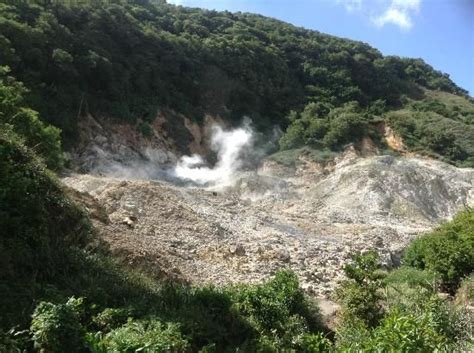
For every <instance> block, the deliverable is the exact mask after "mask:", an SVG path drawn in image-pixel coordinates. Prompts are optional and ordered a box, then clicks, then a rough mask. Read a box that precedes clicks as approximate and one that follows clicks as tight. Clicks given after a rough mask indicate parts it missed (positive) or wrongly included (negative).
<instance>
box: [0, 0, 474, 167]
mask: <svg viewBox="0 0 474 353" xmlns="http://www.w3.org/2000/svg"><path fill="white" fill-rule="evenodd" d="M0 58H1V59H0V60H1V64H2V65H7V66H9V67H11V69H12V74H13V75H14V76H15V77H17V79H19V80H21V81H23V82H24V83H25V85H26V86H27V87H28V88H29V89H30V91H31V92H30V94H29V95H28V102H29V103H30V104H31V105H32V107H33V108H34V109H36V110H38V111H39V112H40V115H41V117H42V119H44V120H45V121H47V122H48V123H51V124H53V125H54V126H56V127H59V128H61V129H62V131H63V137H64V144H65V145H66V146H70V145H71V144H72V143H73V141H74V137H75V136H76V134H77V129H76V124H77V121H78V120H79V119H81V116H82V115H84V114H86V113H87V112H90V113H92V114H93V115H94V116H96V117H99V118H100V117H102V116H106V117H109V118H114V119H122V120H126V121H129V122H132V123H133V122H135V121H136V119H138V118H140V119H142V120H145V121H152V120H153V119H154V118H155V117H156V114H157V111H158V110H163V109H168V108H171V109H173V110H175V111H178V112H181V113H184V114H185V115H186V116H188V117H190V118H191V119H194V120H196V121H199V120H200V119H201V118H202V116H203V114H204V113H211V114H219V115H221V116H222V117H223V118H224V119H227V120H230V121H234V122H238V121H240V119H241V118H242V117H243V116H244V115H247V116H249V117H250V118H252V119H253V121H254V124H255V125H256V126H257V128H259V129H261V130H265V129H266V128H269V127H273V126H274V125H279V126H280V127H281V128H283V129H286V128H287V126H288V125H289V124H291V125H295V124H296V125H298V126H296V127H293V129H294V130H296V132H297V133H298V135H302V134H303V135H304V138H303V139H302V140H300V141H289V143H285V141H283V146H282V147H283V148H290V147H292V146H293V145H302V144H303V145H304V144H307V145H308V144H309V145H311V144H314V143H315V142H316V144H315V145H316V146H317V147H318V148H320V147H321V146H323V147H327V148H330V149H337V147H339V146H340V145H341V144H344V143H346V142H351V141H353V140H355V139H357V138H358V137H360V135H361V134H366V133H367V131H365V130H367V126H368V125H367V124H370V123H371V122H372V121H373V120H374V119H375V118H374V115H380V114H382V113H384V112H385V111H387V110H393V109H399V108H401V107H405V106H406V105H407V104H408V102H410V101H411V100H413V99H415V100H420V99H426V98H427V97H428V98H430V99H433V100H435V101H438V100H440V99H441V101H442V100H443V99H444V98H445V96H441V95H440V94H439V92H443V93H451V94H453V96H452V97H455V98H453V99H452V100H453V102H454V101H456V100H457V101H458V102H462V103H456V104H455V105H456V106H459V107H460V108H461V106H467V110H466V109H464V108H462V109H460V110H458V111H457V113H456V114H455V113H453V112H451V110H450V109H451V108H448V110H450V112H449V113H448V114H444V115H443V114H441V116H442V117H443V118H446V119H448V120H445V119H441V117H440V114H439V112H437V111H435V112H436V113H437V114H438V115H436V117H433V116H431V115H430V114H428V115H430V117H428V118H426V117H423V118H422V119H421V120H422V122H421V123H420V122H419V120H420V119H419V114H418V115H417V114H412V112H411V111H410V119H411V120H416V121H417V122H415V123H414V124H415V125H420V124H421V125H425V124H429V125H436V124H437V122H438V120H439V119H441V120H442V121H443V124H444V125H446V124H448V125H449V124H451V123H452V121H455V123H454V125H456V126H453V128H450V129H449V130H450V131H449V134H448V136H447V137H446V136H442V137H439V138H441V139H443V138H447V139H449V140H452V141H454V142H453V143H454V144H455V146H447V147H446V148H442V149H441V150H436V148H435V150H433V148H430V143H431V140H433V137H432V136H430V134H431V135H433V134H435V135H436V134H437V133H434V132H433V131H432V129H426V127H422V128H420V127H416V128H414V129H415V130H416V133H415V134H414V135H413V131H411V130H410V131H408V130H407V128H404V127H402V126H401V125H403V124H404V122H402V123H400V124H397V123H396V125H397V126H398V127H399V131H400V132H402V133H403V134H405V135H406V136H407V137H408V139H409V140H410V139H412V135H413V138H414V139H416V140H417V143H415V142H413V143H412V142H409V143H408V145H409V146H413V147H417V148H418V147H419V146H418V145H421V148H419V149H425V150H428V151H431V150H433V151H432V152H434V153H437V154H440V155H443V156H445V157H446V159H447V160H449V161H453V162H458V163H464V164H466V163H465V162H463V161H465V160H466V159H467V158H468V155H470V154H472V145H470V146H467V145H466V143H467V142H466V141H464V140H465V136H464V135H465V134H466V132H469V133H470V132H472V129H471V127H472V121H473V119H472V109H473V108H472V107H473V104H472V101H470V99H469V98H467V97H466V91H465V90H463V89H462V88H460V87H458V86H456V84H454V83H453V82H452V81H451V80H450V79H449V76H448V75H446V74H443V73H441V72H439V71H436V70H434V69H433V68H432V67H431V66H429V65H428V64H426V63H425V62H423V61H422V60H420V59H407V58H399V57H395V56H387V57H384V56H383V55H382V54H381V53H380V52H379V51H378V50H376V49H374V48H372V47H370V46H369V45H367V44H364V43H361V42H356V41H352V40H348V39H341V38H337V37H333V36H329V35H325V34H322V33H319V32H317V31H312V30H306V29H303V28H298V27H295V26H292V25H290V24H287V23H284V22H281V21H278V20H275V19H271V18H266V17H263V16H259V15H253V14H247V13H236V14H233V13H229V12H216V11H207V10H201V9H189V8H184V7H176V6H173V5H167V4H165V3H164V2H163V1H147V0H136V1H120V0H117V1H91V2H86V3H82V2H81V3H80V5H78V3H77V2H45V1H31V2H6V3H3V4H0ZM434 91H436V92H434ZM430 92H433V93H430ZM350 102H357V104H355V103H351V104H350V105H349V106H347V105H345V104H347V103H350ZM311 103H319V104H323V105H324V109H323V110H322V111H320V112H318V113H317V114H316V113H314V112H312V113H311V114H312V115H311V114H309V115H311V116H309V117H306V118H305V119H306V120H311V121H312V120H315V119H319V121H316V122H314V121H313V122H311V121H306V122H304V121H300V122H297V123H295V122H294V120H298V118H297V114H298V113H299V112H302V111H303V110H304V108H305V106H307V104H311ZM341 107H342V108H341ZM339 108H341V109H342V110H341V109H339ZM432 108H433V107H431V106H430V105H429V104H428V105H425V107H424V109H425V110H423V111H424V112H426V111H427V110H426V109H428V112H431V111H432V110H431V109H432ZM333 109H339V110H336V111H335V112H333V113H332V114H329V112H330V111H332V110H333ZM433 109H434V108H433ZM347 110H348V111H349V113H350V114H352V115H351V116H347V117H346V118H344V117H341V114H342V115H344V114H345V113H344V114H343V112H345V111H347ZM290 111H295V112H296V113H293V114H290ZM397 114H398V113H397ZM306 115H308V114H306ZM289 117H290V118H292V119H289ZM328 117H329V118H328ZM353 118H356V119H355V120H357V121H356V122H354V121H352V120H353ZM305 119H301V120H305ZM325 119H326V120H328V121H326V122H324V121H323V120H325ZM329 120H330V121H329ZM333 120H335V121H333ZM349 120H350V121H349ZM405 120H406V119H405ZM441 120H440V121H441ZM331 121H333V122H331ZM405 125H406V124H405ZM467 125H469V126H470V128H469V129H465V128H464V127H465V126H467ZM301 130H304V132H303V133H302V134H301ZM353 130H356V131H355V132H354V133H353ZM463 131H464V132H463ZM461 132H463V133H464V135H463V134H462V133H461ZM292 133H293V134H294V133H295V131H293V132H292V131H290V135H291V134H292ZM326 133H329V136H326ZM425 137H426V138H425ZM453 137H454V138H453ZM436 138H438V136H437V137H436ZM286 140H291V136H290V137H289V138H286ZM320 140H321V141H320ZM425 140H426V141H425ZM458 140H459V141H458ZM287 142H288V141H287ZM321 143H322V144H321ZM454 150H455V151H454ZM453 151H454V152H453ZM468 164H469V163H468Z"/></svg>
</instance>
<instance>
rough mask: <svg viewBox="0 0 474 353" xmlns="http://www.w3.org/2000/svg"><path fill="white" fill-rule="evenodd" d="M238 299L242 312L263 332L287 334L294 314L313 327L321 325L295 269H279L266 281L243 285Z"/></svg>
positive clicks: (315, 308)
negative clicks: (247, 285) (258, 283)
mask: <svg viewBox="0 0 474 353" xmlns="http://www.w3.org/2000/svg"><path fill="white" fill-rule="evenodd" d="M237 302H238V307H239V309H240V312H241V313H242V314H243V315H244V316H246V317H248V318H249V320H250V322H251V323H252V324H253V325H254V327H255V328H256V329H257V331H259V332H262V333H271V332H276V333H277V335H284V334H285V333H286V330H287V329H288V325H289V324H290V323H291V320H290V318H291V317H293V316H295V317H301V319H302V320H303V322H304V325H306V326H308V327H310V328H311V329H317V328H320V327H321V326H320V321H319V312H318V309H317V307H315V306H312V305H311V304H310V302H309V301H308V299H307V298H306V295H305V294H304V292H303V290H302V289H301V288H300V287H299V282H298V278H297V277H296V275H295V274H294V273H293V272H289V271H280V272H278V273H277V274H276V275H275V277H274V278H273V279H272V280H270V281H269V282H267V283H265V284H263V285H260V286H249V287H244V288H243V289H242V290H240V291H239V293H238V297H237ZM295 320H296V319H295Z"/></svg>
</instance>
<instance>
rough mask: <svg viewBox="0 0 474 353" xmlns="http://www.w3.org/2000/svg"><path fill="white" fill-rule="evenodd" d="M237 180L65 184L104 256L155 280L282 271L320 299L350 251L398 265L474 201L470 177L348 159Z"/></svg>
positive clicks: (223, 278) (257, 276)
mask: <svg viewBox="0 0 474 353" xmlns="http://www.w3.org/2000/svg"><path fill="white" fill-rule="evenodd" d="M235 179H236V181H235V184H234V185H233V186H232V187H227V188H224V189H219V190H217V189H215V190H213V189H204V188H196V187H180V186H176V185H173V184H171V183H169V182H164V181H144V180H121V179H115V178H109V177H100V176H93V175H86V174H83V175H79V174H77V175H70V176H67V177H65V178H63V182H64V184H66V185H67V186H69V187H71V188H73V189H75V190H77V191H78V192H79V193H77V192H76V194H77V195H80V196H79V197H78V198H79V199H80V200H83V202H84V205H85V207H86V208H87V209H88V210H89V212H90V214H91V217H92V219H93V223H94V225H95V227H96V229H97V232H98V234H99V236H100V237H101V239H103V240H104V241H105V242H106V243H107V244H108V245H109V246H110V248H111V251H112V252H113V253H114V254H116V255H117V256H119V257H120V258H122V259H124V261H126V262H127V263H129V264H131V265H132V266H135V267H137V268H141V269H143V270H146V271H147V272H148V273H151V274H152V275H154V276H156V277H160V278H161V277H171V278H175V279H178V280H182V281H184V282H189V283H197V284H203V283H213V284H217V285H221V284H227V283H238V282H246V283H257V282H261V281H263V280H265V279H267V278H268V277H270V276H272V274H274V273H275V271H277V270H278V269H282V268H291V269H292V270H294V271H295V272H296V273H297V274H298V276H299V278H300V281H301V285H302V287H303V288H304V289H305V290H306V291H307V292H308V293H309V294H311V295H315V296H319V297H324V296H328V295H329V294H330V293H331V292H332V290H333V289H334V287H335V286H336V285H337V283H338V282H339V281H341V279H343V271H342V267H343V265H344V264H345V263H347V262H348V261H349V260H350V256H351V254H353V253H355V252H358V251H366V250H369V249H375V250H377V251H378V252H379V253H380V254H381V256H382V259H383V261H384V262H385V263H386V264H387V265H392V264H394V263H397V262H398V261H399V258H400V254H401V251H402V250H403V248H404V247H405V246H406V245H407V243H408V242H409V241H410V240H411V239H413V238H414V237H416V236H417V235H419V234H421V233H422V232H425V231H428V230H430V229H432V228H434V227H435V226H436V225H437V224H439V223H440V222H442V221H445V220H448V219H450V218H451V217H452V216H453V215H454V214H455V213H456V212H457V211H459V210H460V209H462V208H463V207H465V206H466V205H472V203H473V200H474V170H473V169H466V168H465V169H459V168H456V167H453V166H450V165H447V164H445V163H442V162H439V161H434V160H429V159H421V158H415V157H409V158H408V157H392V156H372V157H365V158H362V157H359V156H357V154H356V153H355V152H354V151H346V152H345V153H344V154H343V155H342V156H341V157H338V158H337V159H336V160H335V161H333V162H331V163H328V164H326V165H325V166H323V165H321V164H317V163H314V162H311V161H306V160H303V159H302V160H299V161H298V163H297V166H296V167H285V166H282V165H280V164H277V163H276V162H273V161H271V160H266V161H264V162H263V163H262V165H261V167H260V168H259V170H258V171H253V172H242V173H240V174H238V175H236V176H235ZM84 200H88V201H87V202H86V201H84Z"/></svg>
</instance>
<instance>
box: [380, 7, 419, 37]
mask: <svg viewBox="0 0 474 353" xmlns="http://www.w3.org/2000/svg"><path fill="white" fill-rule="evenodd" d="M420 6H421V0H392V1H391V3H390V5H389V7H388V8H387V9H386V10H385V11H384V12H383V13H382V14H381V15H379V16H376V17H374V18H372V22H373V23H374V24H375V25H376V26H377V27H383V26H385V25H386V24H394V25H396V26H398V27H400V29H402V30H405V31H408V30H410V29H411V28H412V27H413V15H414V14H416V13H417V12H418V11H419V10H420Z"/></svg>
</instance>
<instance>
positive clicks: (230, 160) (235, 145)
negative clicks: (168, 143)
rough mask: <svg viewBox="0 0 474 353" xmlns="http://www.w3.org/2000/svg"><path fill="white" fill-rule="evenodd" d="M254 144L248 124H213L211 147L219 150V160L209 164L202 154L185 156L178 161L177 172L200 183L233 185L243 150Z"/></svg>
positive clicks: (175, 173) (215, 150)
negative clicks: (225, 127) (226, 127)
mask: <svg viewBox="0 0 474 353" xmlns="http://www.w3.org/2000/svg"><path fill="white" fill-rule="evenodd" d="M251 144H252V130H251V129H250V127H249V126H248V124H246V125H244V127H241V128H236V129H233V130H228V131H224V130H223V129H222V128H221V127H220V126H213V127H212V137H211V145H210V147H211V150H212V151H214V152H216V153H217V162H216V164H215V165H214V166H213V167H208V166H206V165H205V161H204V160H203V158H202V157H201V156H199V155H196V154H195V155H192V156H184V157H182V158H181V159H180V160H179V161H178V163H177V164H176V167H175V168H174V170H173V174H174V176H175V177H177V178H179V179H182V180H187V181H191V182H194V183H196V184H198V185H208V186H211V185H219V186H228V185H231V184H232V183H233V181H234V177H235V173H236V171H237V170H238V169H239V168H241V167H242V164H243V160H242V153H243V152H244V150H245V149H247V148H249V147H250V146H251Z"/></svg>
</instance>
